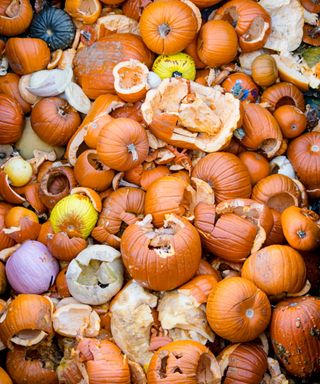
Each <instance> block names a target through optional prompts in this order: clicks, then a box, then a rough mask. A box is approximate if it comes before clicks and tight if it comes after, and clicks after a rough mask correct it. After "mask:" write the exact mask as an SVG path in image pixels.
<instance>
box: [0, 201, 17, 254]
mask: <svg viewBox="0 0 320 384" xmlns="http://www.w3.org/2000/svg"><path fill="white" fill-rule="evenodd" d="M11 208H12V206H11V205H10V204H7V203H4V202H2V201H1V202H0V251H2V250H3V249H5V248H9V247H12V246H13V245H14V243H15V242H14V240H13V239H11V238H10V237H9V236H8V235H6V234H5V233H4V232H3V228H4V227H5V223H4V218H5V215H6V214H7V213H8V211H9V210H10V209H11Z"/></svg>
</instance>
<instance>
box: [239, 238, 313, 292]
mask: <svg viewBox="0 0 320 384" xmlns="http://www.w3.org/2000/svg"><path fill="white" fill-rule="evenodd" d="M241 276H242V277H244V278H245V279H248V280H251V281H252V282H253V283H254V284H255V285H256V286H257V287H258V288H260V289H262V290H263V291H264V292H265V293H266V294H267V295H271V296H281V295H285V294H295V293H298V292H300V291H301V290H302V288H303V287H304V285H305V282H306V266H305V263H304V261H303V258H302V256H301V255H300V254H299V253H298V252H297V251H295V250H294V249H293V248H291V247H289V246H287V245H269V246H268V247H264V248H261V249H260V250H259V251H258V252H256V253H253V254H252V255H251V256H250V257H248V259H247V260H246V261H245V263H244V264H243V267H242V270H241Z"/></svg>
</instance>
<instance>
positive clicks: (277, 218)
mask: <svg viewBox="0 0 320 384" xmlns="http://www.w3.org/2000/svg"><path fill="white" fill-rule="evenodd" d="M270 211H271V213H272V217H273V226H272V228H271V231H270V232H269V235H268V236H267V239H266V241H265V243H264V245H265V246H267V245H272V244H284V243H285V242H286V239H285V237H284V234H283V230H282V225H281V213H280V212H278V211H276V210H275V209H273V208H270Z"/></svg>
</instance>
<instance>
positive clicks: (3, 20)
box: [0, 0, 33, 36]
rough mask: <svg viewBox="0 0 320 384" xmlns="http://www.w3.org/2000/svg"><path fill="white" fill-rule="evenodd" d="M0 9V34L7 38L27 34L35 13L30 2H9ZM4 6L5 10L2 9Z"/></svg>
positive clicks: (26, 0) (27, 0)
mask: <svg viewBox="0 0 320 384" xmlns="http://www.w3.org/2000/svg"><path fill="white" fill-rule="evenodd" d="M2 3H6V4H1V6H0V8H1V11H2V12H0V13H1V14H0V33H1V34H2V35H5V36H15V35H20V34H21V33H23V32H25V31H26V30H27V29H28V27H29V25H30V23H31V20H32V16H33V12H32V6H31V4H30V2H29V0H20V1H15V0H13V1H7V2H4V1H2ZM3 5H4V9H2V7H3Z"/></svg>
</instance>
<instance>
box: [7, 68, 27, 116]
mask: <svg viewBox="0 0 320 384" xmlns="http://www.w3.org/2000/svg"><path fill="white" fill-rule="evenodd" d="M19 79H20V77H19V76H18V75H16V74H15V73H7V74H6V75H4V76H1V77H0V93H5V94H7V95H8V96H12V97H13V98H14V99H16V101H17V102H18V103H19V104H20V106H21V108H22V109H23V112H24V113H29V112H30V111H31V105H30V104H29V103H27V102H26V101H25V100H24V99H23V98H22V96H21V94H20V91H19Z"/></svg>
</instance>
